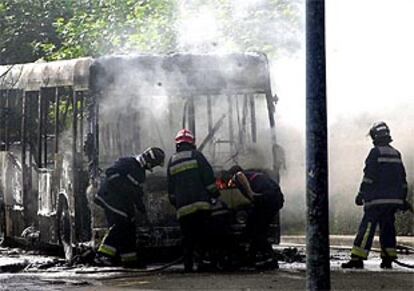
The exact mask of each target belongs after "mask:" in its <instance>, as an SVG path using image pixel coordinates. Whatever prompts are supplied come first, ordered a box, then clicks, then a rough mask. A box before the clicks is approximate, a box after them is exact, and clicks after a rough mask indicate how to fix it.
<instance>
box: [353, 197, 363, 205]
mask: <svg viewBox="0 0 414 291" xmlns="http://www.w3.org/2000/svg"><path fill="white" fill-rule="evenodd" d="M355 204H356V205H358V206H362V205H363V204H364V200H363V199H362V196H361V195H359V194H358V195H357V196H356V197H355Z"/></svg>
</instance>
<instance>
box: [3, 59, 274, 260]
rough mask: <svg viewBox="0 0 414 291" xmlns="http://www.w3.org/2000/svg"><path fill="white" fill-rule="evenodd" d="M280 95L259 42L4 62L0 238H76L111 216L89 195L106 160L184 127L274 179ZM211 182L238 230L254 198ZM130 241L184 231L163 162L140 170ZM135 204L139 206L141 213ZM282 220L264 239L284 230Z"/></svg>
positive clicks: (165, 139) (225, 157) (222, 158)
mask: <svg viewBox="0 0 414 291" xmlns="http://www.w3.org/2000/svg"><path fill="white" fill-rule="evenodd" d="M275 104H276V98H275V97H274V96H273V95H272V91H271V87H270V77H269V67H268V62H267V58H266V56H265V55H263V54H260V53H245V54H228V55H209V54H206V55H194V54H171V55H163V56H159V55H157V56H155V55H128V56H116V55H115V56H106V57H101V58H97V59H92V58H80V59H73V60H64V61H55V62H43V63H30V64H20V65H8V66H1V67H0V110H1V111H0V112H1V115H0V143H1V144H0V146H1V151H0V163H1V167H0V195H1V214H2V216H1V233H2V235H3V237H4V240H5V241H13V242H14V241H21V242H27V241H30V242H31V243H38V244H47V245H58V246H62V245H63V246H64V248H65V250H66V255H67V257H70V256H71V249H72V246H73V245H74V244H76V243H80V242H88V241H89V242H91V241H92V242H94V241H98V240H99V239H100V237H101V236H102V233H103V231H104V229H105V227H106V225H105V222H104V219H103V215H102V212H101V211H100V209H99V207H96V206H95V205H94V204H93V202H92V200H93V199H92V197H91V196H93V195H94V192H95V191H96V189H97V187H98V186H99V180H100V179H99V177H100V176H101V175H102V172H103V169H105V168H106V167H107V166H109V165H110V164H111V163H113V161H114V160H116V159H117V158H118V157H120V156H128V155H136V154H138V153H140V152H142V151H143V150H144V149H145V148H147V147H149V146H158V147H161V148H163V149H164V150H165V152H166V154H167V157H168V156H170V155H171V154H172V153H173V152H174V150H175V145H174V135H175V133H176V132H177V131H178V130H179V129H181V128H183V127H186V128H189V129H190V130H192V131H193V133H194V134H195V136H196V141H197V145H198V148H199V149H200V150H201V151H202V152H203V153H204V154H205V156H206V157H207V159H208V160H209V161H210V163H211V164H212V166H213V168H214V170H215V172H216V173H217V175H218V176H219V174H220V172H221V171H222V170H223V169H228V168H229V167H230V166H232V165H234V164H239V165H241V166H243V167H244V168H260V169H263V170H266V171H268V172H269V173H271V175H272V176H273V177H274V178H275V179H277V180H278V169H279V167H280V159H279V157H278V146H277V144H276V131H275V117H274V113H275ZM218 184H219V185H218V186H219V188H220V191H221V194H222V195H221V196H222V199H223V200H224V201H225V202H226V203H227V204H228V205H229V207H230V208H231V209H232V210H234V224H233V225H232V227H233V229H234V231H235V233H236V232H242V229H243V226H244V223H245V218H246V213H245V209H246V208H248V207H249V202H248V201H247V200H246V199H245V198H244V197H243V195H241V194H240V192H238V190H236V189H230V188H227V187H226V185H225V183H220V179H218ZM144 192H145V204H146V208H147V217H138V219H137V221H138V222H139V223H138V225H137V227H138V236H137V244H138V245H139V247H141V248H165V247H173V246H177V245H178V244H179V242H180V234H179V227H178V223H177V221H176V218H175V210H174V208H173V207H172V206H171V205H170V204H169V202H168V199H167V187H166V169H165V168H164V169H158V170H155V171H154V172H153V173H151V174H149V175H147V181H146V185H145V189H144ZM137 215H139V214H137ZM278 222H279V220H278V217H277V218H276V219H275V224H274V225H273V226H272V233H271V234H270V235H269V239H271V240H272V241H273V242H275V243H278V242H279V236H280V231H279V223H278Z"/></svg>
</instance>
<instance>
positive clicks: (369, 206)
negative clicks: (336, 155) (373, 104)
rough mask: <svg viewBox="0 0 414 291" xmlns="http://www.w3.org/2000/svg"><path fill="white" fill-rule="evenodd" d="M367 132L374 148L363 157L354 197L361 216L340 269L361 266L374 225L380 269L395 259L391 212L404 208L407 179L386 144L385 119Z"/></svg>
mask: <svg viewBox="0 0 414 291" xmlns="http://www.w3.org/2000/svg"><path fill="white" fill-rule="evenodd" d="M369 135H370V136H371V138H372V141H373V144H374V147H373V148H372V149H371V151H370V152H369V155H368V157H367V159H366V160H365V168H364V177H363V179H362V183H361V186H360V189H359V193H358V195H357V196H356V197H355V203H356V205H360V206H362V205H363V206H364V216H363V218H362V221H361V224H360V226H359V230H358V234H357V236H356V238H355V241H354V246H353V247H352V250H351V260H350V261H349V262H347V263H344V264H342V268H345V269H347V268H357V269H362V268H363V267H364V264H363V260H366V259H367V257H368V253H369V251H370V249H371V245H372V241H373V239H374V234H375V229H376V226H377V224H379V228H380V243H381V258H382V262H381V265H380V267H381V268H387V269H389V268H392V261H393V260H395V259H396V258H397V253H396V249H395V247H396V238H395V226H394V221H395V212H396V211H397V210H398V209H403V210H406V209H407V206H408V202H407V201H406V197H407V180H406V173H405V169H404V165H403V162H402V159H401V154H400V152H399V151H398V150H396V149H395V148H394V147H392V146H391V145H390V143H391V142H392V138H391V135H390V129H389V127H388V125H387V124H386V123H385V122H382V121H381V122H377V123H374V125H373V126H372V127H371V129H370V131H369Z"/></svg>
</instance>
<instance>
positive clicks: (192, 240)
mask: <svg viewBox="0 0 414 291" xmlns="http://www.w3.org/2000/svg"><path fill="white" fill-rule="evenodd" d="M209 216H210V212H209V211H197V212H195V213H192V214H188V215H185V216H182V217H180V218H179V223H180V228H181V233H182V238H183V240H182V245H183V253H184V268H185V270H186V271H191V270H192V268H193V262H194V261H193V260H194V252H195V251H198V252H202V251H203V250H205V249H206V247H207V244H208V235H207V233H208V232H206V230H207V223H208V219H209Z"/></svg>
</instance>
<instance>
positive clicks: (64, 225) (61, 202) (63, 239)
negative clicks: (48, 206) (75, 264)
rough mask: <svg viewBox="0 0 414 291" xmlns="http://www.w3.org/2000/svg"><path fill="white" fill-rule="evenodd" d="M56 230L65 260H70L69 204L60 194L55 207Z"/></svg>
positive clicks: (71, 250)
mask: <svg viewBox="0 0 414 291" xmlns="http://www.w3.org/2000/svg"><path fill="white" fill-rule="evenodd" d="M57 206H58V207H57V215H56V217H57V230H58V239H59V244H60V245H61V246H63V251H64V254H65V259H66V260H67V261H69V260H71V259H72V255H73V249H72V227H71V224H72V223H71V217H70V212H69V203H68V200H67V198H66V196H65V195H63V194H60V195H59V199H58V205H57Z"/></svg>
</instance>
